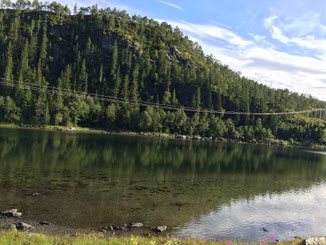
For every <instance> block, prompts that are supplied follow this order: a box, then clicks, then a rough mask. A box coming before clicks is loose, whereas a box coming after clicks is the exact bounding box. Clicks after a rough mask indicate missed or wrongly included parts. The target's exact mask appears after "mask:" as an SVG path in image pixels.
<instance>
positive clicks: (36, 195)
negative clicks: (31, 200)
mask: <svg viewBox="0 0 326 245" xmlns="http://www.w3.org/2000/svg"><path fill="white" fill-rule="evenodd" d="M32 196H33V197H39V196H42V194H41V193H38V192H34V193H32Z"/></svg>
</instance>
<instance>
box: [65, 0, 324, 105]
mask: <svg viewBox="0 0 326 245" xmlns="http://www.w3.org/2000/svg"><path fill="white" fill-rule="evenodd" d="M59 2H61V3H62V4H68V5H69V6H70V7H71V9H72V7H73V5H74V4H75V1H70V0H59ZM96 3H97V4H98V5H99V7H102V8H106V7H111V8H112V7H116V8H118V9H120V10H122V9H125V10H127V12H128V13H129V14H131V15H133V14H136V15H141V16H148V17H151V18H154V19H156V20H159V21H166V22H168V23H170V24H171V25H172V26H174V27H175V26H178V27H179V28H180V29H181V30H182V31H183V33H184V34H185V35H187V36H188V37H189V38H190V39H192V40H194V41H196V42H198V43H199V44H200V45H201V46H202V47H203V50H204V51H205V53H206V54H213V55H214V57H215V58H216V59H218V60H220V61H221V63H223V64H227V65H228V66H229V67H230V68H232V69H234V70H236V71H240V72H241V74H242V75H243V76H245V77H248V78H251V79H254V80H256V81H258V82H260V83H263V84H266V85H268V86H270V87H273V88H288V89H289V90H291V91H294V92H298V93H303V94H310V95H312V96H314V97H316V98H318V99H322V100H325V101H326V15H325V14H324V13H326V4H325V1H324V0H313V1H312V0H201V1H195V0H120V1H117V0H112V1H106V0H98V1H96V0H91V1H84V0H83V1H77V4H78V7H81V6H89V5H93V4H96Z"/></svg>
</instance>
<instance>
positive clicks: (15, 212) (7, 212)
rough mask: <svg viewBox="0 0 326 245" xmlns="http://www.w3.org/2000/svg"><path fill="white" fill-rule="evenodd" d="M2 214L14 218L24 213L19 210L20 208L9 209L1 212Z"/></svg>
mask: <svg viewBox="0 0 326 245" xmlns="http://www.w3.org/2000/svg"><path fill="white" fill-rule="evenodd" d="M1 215H3V216H7V217H9V218H10V217H14V218H20V217H21V216H22V215H23V214H22V213H21V212H18V209H9V210H5V211H2V212H1Z"/></svg>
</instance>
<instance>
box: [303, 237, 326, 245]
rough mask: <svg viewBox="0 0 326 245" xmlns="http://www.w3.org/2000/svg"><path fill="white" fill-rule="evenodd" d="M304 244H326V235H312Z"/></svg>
mask: <svg viewBox="0 0 326 245" xmlns="http://www.w3.org/2000/svg"><path fill="white" fill-rule="evenodd" d="M303 244H306V245H325V244H326V237H310V238H308V239H306V240H305V241H304V242H303Z"/></svg>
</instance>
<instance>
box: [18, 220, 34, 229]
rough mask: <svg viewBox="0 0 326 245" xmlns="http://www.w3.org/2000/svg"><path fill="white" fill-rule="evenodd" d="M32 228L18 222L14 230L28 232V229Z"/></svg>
mask: <svg viewBox="0 0 326 245" xmlns="http://www.w3.org/2000/svg"><path fill="white" fill-rule="evenodd" d="M31 228H32V226H31V225H29V224H27V223H24V222H18V223H17V224H16V229H17V230H28V229H31Z"/></svg>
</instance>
